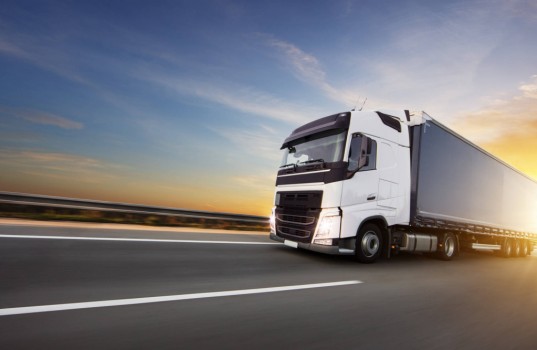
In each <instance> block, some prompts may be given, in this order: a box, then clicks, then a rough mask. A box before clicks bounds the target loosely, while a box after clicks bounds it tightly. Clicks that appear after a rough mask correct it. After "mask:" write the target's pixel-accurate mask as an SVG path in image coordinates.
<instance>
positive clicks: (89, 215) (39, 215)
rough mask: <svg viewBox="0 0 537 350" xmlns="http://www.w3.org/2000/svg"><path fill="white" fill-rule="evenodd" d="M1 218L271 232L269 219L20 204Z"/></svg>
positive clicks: (1, 210) (6, 208)
mask: <svg viewBox="0 0 537 350" xmlns="http://www.w3.org/2000/svg"><path fill="white" fill-rule="evenodd" d="M0 217H3V218H16V219H27V220H47V221H79V222H98V223H114V224H136V225H148V226H168V227H192V228H204V229H222V230H239V231H266V232H268V230H269V223H268V219H267V222H266V223H259V222H246V221H235V220H227V219H204V218H196V217H186V216H174V215H156V214H140V213H125V212H119V211H103V210H94V209H72V208H62V207H50V206H38V205H19V204H0Z"/></svg>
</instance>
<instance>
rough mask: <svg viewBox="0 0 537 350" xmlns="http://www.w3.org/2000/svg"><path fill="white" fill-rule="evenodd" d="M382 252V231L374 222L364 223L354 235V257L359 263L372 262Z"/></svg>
mask: <svg viewBox="0 0 537 350" xmlns="http://www.w3.org/2000/svg"><path fill="white" fill-rule="evenodd" d="M381 254H382V232H381V230H380V229H379V227H378V226H377V225H375V224H365V225H364V226H362V228H360V231H358V234H357V235H356V247H355V258H356V260H358V261H359V262H361V263H365V264H371V263H374V262H375V261H376V260H377V259H378V258H379V257H380V255H381Z"/></svg>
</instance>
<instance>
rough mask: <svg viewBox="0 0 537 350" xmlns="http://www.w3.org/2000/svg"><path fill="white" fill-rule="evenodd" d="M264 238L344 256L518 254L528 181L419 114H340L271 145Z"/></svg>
mask: <svg viewBox="0 0 537 350" xmlns="http://www.w3.org/2000/svg"><path fill="white" fill-rule="evenodd" d="M281 150H282V151H283V160H282V163H281V166H280V168H279V170H278V174H277V178H276V190H275V195H274V206H273V208H272V215H271V217H270V238H271V239H272V240H275V241H278V242H282V243H284V244H285V245H287V246H290V247H293V248H302V249H307V250H312V251H316V252H321V253H327V254H338V255H354V256H355V258H356V259H357V260H358V261H359V262H362V263H372V262H375V261H376V260H378V259H379V258H380V257H386V258H389V257H391V256H393V255H395V254H397V253H399V252H409V253H423V254H425V253H426V254H430V255H433V256H436V257H438V258H440V259H442V260H451V259H452V258H453V257H455V256H457V255H458V253H459V252H460V251H461V250H463V249H464V250H488V251H493V252H494V253H496V254H498V255H500V256H504V257H525V256H527V255H529V254H531V252H532V251H533V248H534V245H535V243H536V242H537V182H535V181H534V180H533V179H532V178H530V177H528V176H526V175H525V174H523V173H522V172H520V171H518V170H516V169H515V168H513V167H511V166H510V165H508V164H507V163H505V162H503V161H501V160H500V159H498V158H497V157H495V156H493V155H492V154H490V153H488V152H486V151H485V150H483V149H482V148H480V147H478V146H477V145H475V144H473V143H472V142H470V141H468V140H467V139H465V138H464V137H462V136H460V135H459V134H457V133H456V132H454V131H453V130H450V129H449V128H448V127H446V126H444V125H443V124H441V123H440V122H438V121H437V120H435V119H433V118H432V117H431V116H429V115H428V114H427V113H425V112H410V111H409V110H401V111H391V110H377V111H355V110H352V111H349V112H344V113H337V114H333V115H330V116H327V117H324V118H320V119H317V120H315V121H312V122H310V123H307V124H305V125H302V126H300V127H298V128H297V129H295V130H294V131H293V132H292V133H291V134H290V135H289V136H288V137H287V138H286V139H285V140H284V142H283V144H282V146H281Z"/></svg>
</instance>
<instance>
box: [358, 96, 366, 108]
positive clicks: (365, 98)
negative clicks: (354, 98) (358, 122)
mask: <svg viewBox="0 0 537 350" xmlns="http://www.w3.org/2000/svg"><path fill="white" fill-rule="evenodd" d="M365 101H367V97H366V98H365V100H364V103H362V107H360V109H359V111H362V109H364V105H365Z"/></svg>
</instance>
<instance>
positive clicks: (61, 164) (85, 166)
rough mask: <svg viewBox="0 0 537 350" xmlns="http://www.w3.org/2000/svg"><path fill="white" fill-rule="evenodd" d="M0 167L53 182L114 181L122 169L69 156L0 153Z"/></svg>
mask: <svg viewBox="0 0 537 350" xmlns="http://www.w3.org/2000/svg"><path fill="white" fill-rule="evenodd" d="M0 164H1V165H2V166H3V167H5V169H9V171H10V172H14V173H21V174H32V175H39V176H45V177H49V178H55V179H65V180H69V181H73V180H76V181H80V182H86V183H101V182H104V181H108V180H110V179H113V178H116V177H117V175H115V174H114V172H116V171H117V170H118V169H120V168H121V166H119V165H117V164H110V163H107V162H104V161H101V160H98V159H95V158H91V157H85V156H80V155H76V154H69V153H57V152H43V151H35V150H0Z"/></svg>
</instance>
